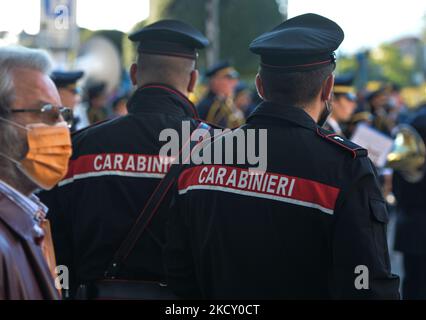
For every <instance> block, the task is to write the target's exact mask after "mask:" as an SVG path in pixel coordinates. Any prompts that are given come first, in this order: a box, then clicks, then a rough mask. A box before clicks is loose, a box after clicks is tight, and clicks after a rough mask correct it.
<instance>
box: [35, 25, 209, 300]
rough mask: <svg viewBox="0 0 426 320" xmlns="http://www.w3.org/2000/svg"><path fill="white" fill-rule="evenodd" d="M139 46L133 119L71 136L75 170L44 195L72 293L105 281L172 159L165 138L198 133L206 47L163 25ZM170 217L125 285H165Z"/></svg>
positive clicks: (128, 271)
mask: <svg viewBox="0 0 426 320" xmlns="http://www.w3.org/2000/svg"><path fill="white" fill-rule="evenodd" d="M129 39H130V40H132V41H135V42H138V58H137V62H136V63H135V64H133V65H132V66H131V70H130V74H131V79H132V82H133V84H134V85H135V86H137V90H136V91H135V93H134V94H133V96H132V97H131V98H130V100H129V101H128V111H129V114H128V115H126V116H122V117H119V118H116V119H114V120H110V121H108V122H103V123H100V124H98V125H95V126H91V127H89V128H87V129H85V130H82V131H80V132H76V133H75V134H74V135H73V156H72V159H71V161H70V170H69V172H68V174H67V176H66V177H65V179H64V180H62V181H61V182H60V183H59V185H58V186H57V187H56V188H55V189H54V190H52V191H51V192H49V193H47V194H45V195H43V198H44V199H45V200H46V202H47V203H49V205H50V208H51V209H50V216H51V219H52V227H53V235H54V240H55V246H56V252H57V259H58V263H59V264H62V265H66V266H68V268H69V272H70V275H71V284H70V286H71V292H70V294H71V295H73V293H74V292H75V289H76V287H77V286H78V285H80V284H85V285H89V287H90V283H91V282H92V281H95V280H99V279H103V277H104V273H105V270H106V268H107V266H108V264H109V262H110V261H111V260H112V259H113V255H114V252H116V250H117V249H118V247H119V246H120V244H121V242H122V241H123V239H125V237H126V235H127V234H128V233H129V231H130V229H131V227H132V226H133V225H134V223H135V221H136V218H137V217H138V216H139V214H140V213H141V211H142V209H143V208H144V205H145V203H146V202H147V200H148V198H149V197H150V196H151V194H152V192H153V190H154V188H155V187H156V185H157V184H158V182H159V180H160V179H161V178H162V177H163V176H164V174H165V173H166V171H167V170H168V168H169V166H170V163H171V161H167V160H171V159H162V158H161V157H160V156H159V150H160V148H161V147H162V145H164V143H165V142H161V141H160V140H159V139H160V132H162V130H163V129H169V130H170V129H174V130H176V131H177V132H179V133H180V132H181V128H182V121H189V122H190V123H191V126H192V127H195V126H197V125H198V123H199V121H198V120H197V118H198V115H197V112H196V109H195V107H194V105H193V104H192V103H191V102H190V101H189V100H188V98H187V96H188V94H189V93H190V92H192V91H193V89H194V86H195V84H196V81H197V78H198V71H197V69H196V68H195V65H196V57H197V49H202V48H204V47H205V46H206V45H207V44H208V40H207V39H206V38H205V37H204V36H203V35H202V34H201V33H200V32H199V31H198V30H196V29H194V28H193V27H191V26H189V25H187V24H185V23H183V22H180V21H177V20H162V21H158V22H156V23H153V24H151V25H148V26H146V27H144V28H143V29H141V30H139V31H137V32H135V33H134V34H132V35H130V36H129ZM164 221H165V216H164V215H161V214H158V215H157V216H156V217H155V218H154V219H153V220H152V221H151V223H150V225H149V227H148V229H147V231H146V232H145V233H144V235H143V236H142V237H141V239H140V240H139V241H138V242H137V243H136V246H135V248H134V250H133V251H132V254H131V255H130V256H129V257H128V258H127V259H126V261H125V263H124V264H123V267H122V269H121V270H120V271H119V274H118V278H120V279H131V280H134V279H143V280H148V281H163V280H164V276H165V275H164V268H163V259H162V254H161V253H162V249H163V244H164V237H165V225H164Z"/></svg>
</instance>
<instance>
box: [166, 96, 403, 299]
mask: <svg viewBox="0 0 426 320" xmlns="http://www.w3.org/2000/svg"><path fill="white" fill-rule="evenodd" d="M249 129H267V138H268V139H267V157H268V158H267V170H266V173H264V174H263V175H253V174H250V173H249V172H248V170H247V168H248V166H247V165H238V164H236V163H237V161H236V160H235V159H236V158H234V160H233V162H232V163H231V164H225V165H217V164H216V165H208V164H205V165H197V166H191V167H188V168H186V169H185V170H184V171H182V173H181V174H180V176H179V180H178V183H177V186H176V189H177V190H176V196H175V197H176V198H175V201H174V202H173V204H172V209H173V214H171V215H170V217H171V220H170V222H169V224H168V235H167V236H168V238H167V239H168V240H167V241H168V242H167V245H166V249H165V261H166V268H167V272H168V281H169V285H170V286H171V288H172V289H173V290H174V291H175V293H177V294H178V295H180V296H181V297H185V298H199V297H201V298H214V299H216V298H238V299H240V298H243V299H246V298H248V299H259V298H260V299H265V298H272V299H275V298H278V299H281V298H295V299H299V298H308V299H310V298H315V299H331V298H350V299H352V298H361V299H362V298H365V299H370V298H376V299H398V298H399V293H398V285H399V278H398V277H397V276H395V275H392V274H391V272H390V262H389V254H388V248H387V243H386V224H387V222H388V212H387V209H386V205H385V202H384V200H383V197H382V194H381V192H380V190H379V186H378V183H377V177H376V173H375V169H374V168H373V165H372V164H371V162H370V160H369V159H368V157H367V156H366V155H367V151H366V150H365V149H362V148H361V147H359V146H357V145H355V144H353V143H351V142H350V141H348V140H346V139H344V138H341V137H339V136H337V135H335V134H331V133H329V132H328V131H326V130H324V129H320V128H319V127H318V126H317V125H316V123H315V122H314V121H313V120H312V118H311V117H310V116H309V115H308V114H307V113H305V112H304V111H303V110H302V109H300V108H296V107H291V106H284V105H277V104H273V103H270V102H263V103H262V104H260V105H259V106H258V108H257V109H256V111H255V112H254V113H253V114H252V115H251V116H250V117H249V119H248V123H247V124H246V125H245V126H243V127H242V131H243V132H245V133H246V136H248V131H247V130H249ZM237 131H238V130H236V131H233V134H235V135H236V134H237ZM240 131H241V130H240ZM231 134H232V133H231ZM225 137H226V135H224V136H223V138H225ZM236 140H237V139H236ZM215 141H216V140H215ZM234 150H237V149H234ZM241 150H242V149H239V152H238V151H235V154H234V156H237V155H238V154H240V155H241V152H242V151H241ZM359 276H361V277H359Z"/></svg>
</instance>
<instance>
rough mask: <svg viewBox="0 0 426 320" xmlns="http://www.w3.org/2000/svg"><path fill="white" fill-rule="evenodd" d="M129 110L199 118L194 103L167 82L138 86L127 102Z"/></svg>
mask: <svg viewBox="0 0 426 320" xmlns="http://www.w3.org/2000/svg"><path fill="white" fill-rule="evenodd" d="M127 107H128V109H129V112H131V113H138V112H144V111H149V112H158V113H169V114H176V115H182V116H189V117H191V118H195V119H198V113H197V110H196V109H195V106H194V104H193V103H192V102H191V101H190V100H189V99H188V98H187V97H186V96H185V95H183V94H182V93H181V92H179V91H178V90H176V89H175V88H172V87H170V86H167V85H165V84H159V83H152V84H147V85H144V86H143V87H140V88H138V89H137V90H136V91H135V93H134V94H133V96H132V97H131V98H130V100H129V102H128V103H127Z"/></svg>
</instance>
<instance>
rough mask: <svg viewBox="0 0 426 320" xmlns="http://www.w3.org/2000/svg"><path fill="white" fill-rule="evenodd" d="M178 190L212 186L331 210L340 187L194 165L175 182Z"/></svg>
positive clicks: (245, 194) (222, 189)
mask: <svg viewBox="0 0 426 320" xmlns="http://www.w3.org/2000/svg"><path fill="white" fill-rule="evenodd" d="M178 186H179V194H185V193H187V192H188V191H190V190H216V191H223V192H229V193H234V194H239V195H243V196H250V197H257V198H264V199H271V200H276V201H281V202H286V203H291V204H295V205H301V206H305V207H309V208H314V209H318V210H320V211H322V212H325V213H327V214H333V213H334V208H335V204H336V200H337V197H338V195H339V192H340V189H338V188H336V187H332V186H329V185H326V184H323V183H320V182H317V181H313V180H308V179H304V178H299V177H291V176H286V175H283V174H277V173H270V172H266V173H263V174H253V173H251V172H249V171H248V170H247V169H241V168H235V167H227V166H217V165H208V166H198V167H194V168H190V169H187V170H185V171H184V172H183V173H182V174H181V176H180V178H179V182H178Z"/></svg>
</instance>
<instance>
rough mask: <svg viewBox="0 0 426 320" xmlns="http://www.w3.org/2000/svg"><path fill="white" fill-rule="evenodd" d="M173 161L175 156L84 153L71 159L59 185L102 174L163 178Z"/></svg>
mask: <svg viewBox="0 0 426 320" xmlns="http://www.w3.org/2000/svg"><path fill="white" fill-rule="evenodd" d="M173 161H174V158H172V157H160V156H158V155H145V154H129V153H102V154H90V155H84V156H80V157H78V158H77V159H75V160H71V161H70V163H69V169H68V173H67V175H66V176H65V178H64V179H63V180H62V181H61V182H59V186H64V185H66V184H69V183H72V182H73V181H75V180H79V179H86V178H93V177H101V176H121V177H134V178H155V179H161V178H163V177H164V175H165V174H166V173H167V171H168V170H169V168H170V166H171V163H172V162H173Z"/></svg>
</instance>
